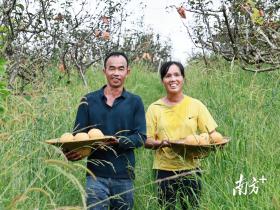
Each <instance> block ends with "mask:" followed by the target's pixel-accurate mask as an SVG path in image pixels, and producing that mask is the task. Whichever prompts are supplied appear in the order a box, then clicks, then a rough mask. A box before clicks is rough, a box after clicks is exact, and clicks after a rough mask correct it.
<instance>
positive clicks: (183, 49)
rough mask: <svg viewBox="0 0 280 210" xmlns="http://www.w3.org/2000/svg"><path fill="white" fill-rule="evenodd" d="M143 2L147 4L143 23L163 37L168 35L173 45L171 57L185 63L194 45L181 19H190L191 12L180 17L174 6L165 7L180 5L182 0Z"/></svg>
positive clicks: (186, 21) (146, 0)
mask: <svg viewBox="0 0 280 210" xmlns="http://www.w3.org/2000/svg"><path fill="white" fill-rule="evenodd" d="M144 2H145V3H146V5H147V7H146V9H145V10H144V14H145V18H144V23H145V24H146V25H147V26H148V25H149V26H151V28H153V30H154V31H155V32H156V33H159V34H160V35H161V36H162V37H163V38H167V37H169V38H170V39H171V46H172V47H173V51H172V59H173V60H177V61H180V62H182V63H186V61H187V59H188V58H189V57H190V55H191V54H192V50H193V49H194V45H193V44H192V42H191V39H190V37H189V36H188V34H187V30H186V28H185V26H184V25H183V23H182V21H184V22H185V23H188V22H189V21H192V20H191V19H192V17H191V14H188V13H186V15H187V18H186V19H182V18H181V17H180V16H179V14H178V13H177V11H176V9H175V7H172V8H169V9H166V6H170V5H175V6H177V7H178V6H180V5H181V4H180V3H181V2H182V0H152V1H149V0H145V1H144Z"/></svg>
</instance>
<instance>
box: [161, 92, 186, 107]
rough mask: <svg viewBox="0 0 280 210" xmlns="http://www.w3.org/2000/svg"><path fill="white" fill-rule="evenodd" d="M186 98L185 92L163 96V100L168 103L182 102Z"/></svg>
mask: <svg viewBox="0 0 280 210" xmlns="http://www.w3.org/2000/svg"><path fill="white" fill-rule="evenodd" d="M183 99H184V94H183V93H179V94H168V95H167V96H165V97H164V98H163V101H164V102H165V103H166V104H168V105H174V104H177V103H179V102H181V101H182V100H183Z"/></svg>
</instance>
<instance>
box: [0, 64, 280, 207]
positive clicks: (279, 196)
mask: <svg viewBox="0 0 280 210" xmlns="http://www.w3.org/2000/svg"><path fill="white" fill-rule="evenodd" d="M57 74H58V73H53V74H52V76H49V78H45V79H46V82H44V83H43V82H42V83H41V84H40V85H38V86H37V88H36V89H33V90H30V91H29V92H28V93H26V94H25V95H11V96H9V98H8V100H7V101H6V102H5V104H4V106H5V107H6V112H5V113H3V114H2V116H1V118H0V209H1V210H2V209H3V210H6V209H7V210H9V209H20V210H21V209H23V210H35V209H40V210H41V209H43V210H44V209H59V207H62V206H64V208H62V209H67V208H66V207H65V206H72V207H77V209H79V208H78V207H80V208H81V209H82V208H83V207H85V199H84V181H85V172H86V169H85V161H84V160H83V161H79V162H67V161H66V160H65V158H64V156H63V154H62V153H61V152H60V151H59V150H58V149H56V148H54V147H52V146H49V145H46V144H45V143H44V140H46V139H50V138H55V137H59V136H60V135H61V134H62V133H64V132H69V131H71V130H72V126H73V123H74V118H75V115H76V109H77V106H78V104H79V100H80V98H81V97H82V96H83V95H84V94H85V93H87V92H89V91H91V90H96V89H98V88H99V87H101V86H102V85H103V84H104V83H105V79H104V77H103V75H102V73H101V72H100V71H96V70H95V71H93V70H90V71H88V73H87V78H88V82H89V87H88V88H85V87H84V86H83V84H82V81H81V80H80V79H79V78H75V77H72V81H71V83H70V84H69V85H66V81H63V80H62V81H60V82H59V81H58V80H57V78H58V75H57ZM126 88H127V89H128V90H130V91H131V92H134V93H136V94H138V95H140V96H141V97H142V99H143V102H144V104H145V108H147V107H148V105H149V104H150V103H152V102H153V101H155V100H157V99H158V98H160V97H162V96H164V89H163V87H162V85H161V82H160V79H159V75H157V73H151V72H149V71H148V67H146V66H143V65H138V66H137V65H134V66H133V70H132V74H131V75H130V77H129V78H128V81H127V83H126ZM185 94H187V95H190V96H192V97H194V98H198V99H200V100H201V101H202V102H203V103H205V104H206V105H207V107H208V109H209V110H210V112H211V113H212V115H213V116H214V118H215V119H216V121H217V123H218V125H219V128H218V131H220V132H221V133H222V134H224V135H226V136H229V137H230V138H231V142H230V143H229V145H227V147H225V148H224V150H223V151H218V152H216V153H212V154H210V156H208V157H207V158H205V159H203V160H201V163H202V168H203V170H204V174H203V177H202V181H203V193H202V199H201V209H209V210H216V209H217V210H219V209H229V210H231V209H236V210H242V209H244V210H245V209H246V210H247V209H249V210H251V209H252V210H255V209H259V210H266V209H267V210H270V209H280V187H279V183H280V182H279V180H280V175H279V174H280V155H279V154H280V140H279V136H280V129H279V128H280V72H279V71H276V72H270V73H264V74H252V73H249V72H244V71H242V70H240V69H239V68H238V66H234V67H233V68H232V69H231V68H230V66H229V65H228V64H227V63H224V62H223V61H218V62H217V61H216V62H214V61H213V63H212V64H211V67H210V68H208V69H205V67H204V66H203V65H202V63H200V62H193V63H192V64H191V65H189V66H188V67H187V71H186V84H185ZM136 158H137V166H136V180H135V209H136V210H140V209H141V210H143V209H151V210H153V209H159V207H158V206H157V202H156V193H155V192H156V186H155V184H154V183H153V181H154V175H153V172H152V170H151V168H152V159H153V151H150V150H145V149H143V148H142V149H138V150H137V151H136ZM241 175H243V177H244V180H243V185H242V187H243V189H242V192H243V194H242V195H239V194H237V195H235V196H234V195H233V190H234V189H235V188H236V187H237V184H236V182H237V181H238V180H239V179H240V176H241ZM261 178H265V179H266V180H265V181H264V182H262V181H261ZM245 190H247V193H246V192H245ZM73 209H75V208H73ZM178 209H179V207H178Z"/></svg>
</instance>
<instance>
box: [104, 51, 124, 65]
mask: <svg viewBox="0 0 280 210" xmlns="http://www.w3.org/2000/svg"><path fill="white" fill-rule="evenodd" d="M114 56H122V57H124V58H125V60H126V63H127V66H128V58H127V56H126V54H124V53H123V52H111V53H110V54H108V55H107V56H106V58H105V60H104V68H106V63H107V61H108V59H109V58H110V57H114Z"/></svg>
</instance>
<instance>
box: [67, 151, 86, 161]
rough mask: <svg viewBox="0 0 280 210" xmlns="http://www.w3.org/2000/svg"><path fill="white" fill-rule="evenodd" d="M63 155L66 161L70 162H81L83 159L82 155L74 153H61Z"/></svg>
mask: <svg viewBox="0 0 280 210" xmlns="http://www.w3.org/2000/svg"><path fill="white" fill-rule="evenodd" d="M63 153H64V155H65V156H66V158H67V160H70V161H77V160H81V159H82V158H83V157H82V155H81V154H80V153H79V152H76V151H70V152H63Z"/></svg>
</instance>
